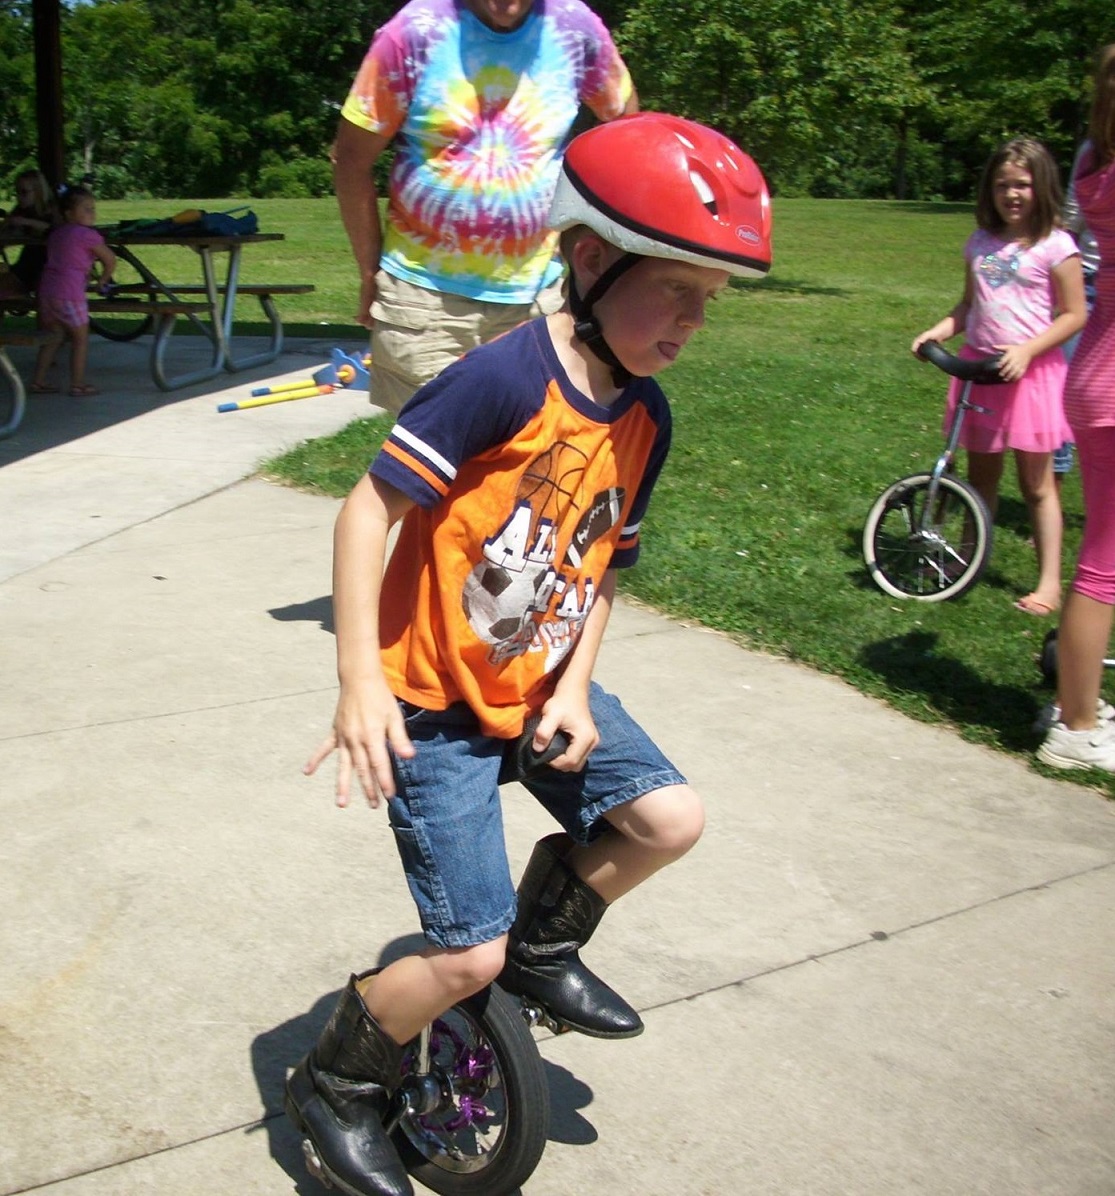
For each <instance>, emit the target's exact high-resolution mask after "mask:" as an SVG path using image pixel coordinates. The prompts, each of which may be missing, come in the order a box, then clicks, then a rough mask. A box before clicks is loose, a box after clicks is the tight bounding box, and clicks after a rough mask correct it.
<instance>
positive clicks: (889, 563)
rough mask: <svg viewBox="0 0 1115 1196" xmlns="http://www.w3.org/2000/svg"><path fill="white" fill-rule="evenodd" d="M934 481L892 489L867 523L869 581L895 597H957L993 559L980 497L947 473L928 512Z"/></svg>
mask: <svg viewBox="0 0 1115 1196" xmlns="http://www.w3.org/2000/svg"><path fill="white" fill-rule="evenodd" d="M931 482H932V477H931V475H930V474H927V473H922V474H913V475H911V476H910V477H906V478H901V479H900V480H899V481H897V482H895V483H893V485H891V486H888V487H887V489H886V490H884V491H883V493H882V494H881V495H880V496H879V498H878V499H877V500H876V502H875V505H874V506H873V507H872V508H871V511H870V513H869V514H868V516H867V521H866V523H865V524H864V528H863V559H864V561H865V562H866V564H867V569H868V572H869V573H870V575H871V580H872V581H873V582H874V583H875V584H876V585H877V586H878V587H879V589H881V590H882V591H883V592H884V593H885V594H889V595H890V596H891V597H892V598H902V599H912V600H914V601H917V602H943V601H944V600H945V599H947V598H959V597H960V596H961V594H965V593H967V592H968V590H970V589H971V588H972V586H974V585H975V584H976V582H977V581H979V578H980V574H982V573H983V570H984V568H985V567H986V565H987V562H988V560H989V559H990V557H991V543H992V525H991V515H990V513H989V512H988V510H987V506H986V504H985V503H984V501H983V499H982V498H981V497H980V495H979V493H978V492H977V491H976V490H975V488H974V487H973V486H971V485H970V484H969V483H968V482H966V481H964V480H963V479H961V478H957V477H953V476H952V475H951V474H945V475H944V476H943V477H942V478H941V479H940V480H939V481H938V483H937V494H936V497H935V498H934V499H933V510H932V511H927V510H926V504H927V502H928V500H929V492H930V483H931Z"/></svg>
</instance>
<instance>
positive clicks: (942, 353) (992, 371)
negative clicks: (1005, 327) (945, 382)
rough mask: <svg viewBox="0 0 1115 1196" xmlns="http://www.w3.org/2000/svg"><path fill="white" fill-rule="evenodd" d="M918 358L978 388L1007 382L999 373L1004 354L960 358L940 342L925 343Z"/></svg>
mask: <svg viewBox="0 0 1115 1196" xmlns="http://www.w3.org/2000/svg"><path fill="white" fill-rule="evenodd" d="M918 356H919V357H921V358H922V359H923V360H925V361H928V362H931V363H932V364H933V365H935V366H936V367H937V368H938V369H939V370H943V371H944V372H945V373H946V374H949V375H950V376H951V377H953V378H959V379H960V381H961V382H973V383H975V384H976V385H977V386H994V385H996V384H998V383H1002V382H1006V378H1004V377H1003V376H1002V375H1001V374H1000V373H999V367H1000V366H1001V365H1002V364H1003V355H1002V353H997V354H995V356H994V357H958V356H957V355H956V354H955V353H950V352H949V351H948V349H946V348H944V346H943V345H941V344H940V342H939V341H923V342H922V343H921V344H920V345H919V346H918Z"/></svg>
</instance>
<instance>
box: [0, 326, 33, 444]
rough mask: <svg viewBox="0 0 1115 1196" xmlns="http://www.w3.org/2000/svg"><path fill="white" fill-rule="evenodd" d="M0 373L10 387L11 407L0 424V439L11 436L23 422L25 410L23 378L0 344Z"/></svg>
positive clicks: (25, 394)
mask: <svg viewBox="0 0 1115 1196" xmlns="http://www.w3.org/2000/svg"><path fill="white" fill-rule="evenodd" d="M0 373H3V374H4V376H5V377H6V378H7V380H8V385H9V386H10V387H11V389H12V409H11V411H10V412H9V413H8V417H7V419H6V420H5V421H4V422H3V423H2V424H0V439H3V438H4V437H5V436H11V435H12V434H13V433H14V432H15V430H16V429H17V428H18V427H19V425H20V424H21V423H22V422H23V413H24V412H25V411H26V410H27V391H26V390H25V389H24V386H23V379H22V378H21V377H20V376H19V370H17V369H16V368H15V366H14V365H13V364H12V359H11V358H10V357H9V356H8V351H7V349H5V348H4V347H3V345H0Z"/></svg>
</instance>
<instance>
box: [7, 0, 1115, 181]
mask: <svg viewBox="0 0 1115 1196" xmlns="http://www.w3.org/2000/svg"><path fill="white" fill-rule="evenodd" d="M592 6H593V7H594V8H595V9H596V11H597V12H598V13H599V14H600V15H601V17H602V18H603V19H604V20H605V22H606V23H607V24H608V26H609V28H610V29H611V30H612V32H613V35H614V36H615V38H616V41H617V42H618V44H619V46H620V49H621V51H622V52H623V54H624V57H625V58H626V60H627V63H628V65H629V66H630V68H631V72H632V75H633V76H634V79H635V82H636V86H637V87H638V90H639V94H640V98H641V101H642V105H643V107H644V108H649V109H656V110H659V111H672V112H677V113H680V114H682V115H685V116H689V117H692V118H694V119H697V120H701V121H704V122H705V123H707V124H710V125H713V126H714V127H716V128H719V129H721V130H722V131H723V132H725V133H727V134H728V135H729V136H730V137H732V138H733V139H734V140H736V141H737V142H738V143H739V144H740V145H742V146H743V147H744V148H746V149H747V150H749V151H750V152H751V153H752V154H753V156H754V157H755V158H756V160H757V161H758V162H759V163H760V164H761V166H762V167H763V170H764V172H765V173H766V175H767V178H768V180H769V182H770V184H771V187H772V189H773V190H774V191H775V193H776V194H781V195H808V196H816V197H831V198H854V197H860V198H899V199H918V200H925V201H932V200H938V199H944V200H958V199H967V198H969V197H970V196H971V194H972V190H973V186H974V182H975V178H976V176H977V174H978V171H979V168H980V166H981V164H982V162H983V160H984V159H985V158H986V156H987V154H988V153H989V152H990V150H991V149H992V148H993V147H994V146H995V145H996V144H998V143H999V142H1000V141H1002V140H1004V139H1005V138H1007V137H1010V136H1014V135H1019V134H1026V135H1029V136H1035V137H1038V138H1040V139H1041V140H1042V141H1044V142H1045V143H1046V144H1047V145H1048V146H1049V147H1050V149H1051V150H1052V151H1053V153H1054V155H1055V157H1056V158H1057V160H1058V161H1059V162H1060V163H1061V165H1062V170H1067V167H1068V165H1069V163H1070V162H1071V160H1072V155H1073V151H1074V148H1075V146H1076V144H1077V142H1078V141H1079V139H1080V137H1081V135H1082V132H1083V130H1084V127H1085V125H1086V119H1087V105H1088V86H1087V83H1088V77H1089V74H1090V66H1091V61H1092V55H1093V54H1094V52H1095V50H1096V49H1097V48H1098V47H1099V46H1100V45H1101V44H1104V43H1106V42H1111V41H1115V13H1113V10H1112V7H1111V2H1110V0H980V3H979V4H972V3H971V0H933V2H932V3H930V4H928V5H927V4H925V3H921V4H918V3H913V2H901V0H854V2H853V0H685V2H684V3H679V2H678V0H627V2H624V0H598V2H596V3H593V5H592ZM398 8H399V4H397V3H385V2H381V0H366V2H365V3H364V4H362V5H353V4H351V3H348V2H342V0H191V3H189V4H181V3H180V2H179V0H71V2H69V3H64V4H63V10H62V58H63V86H64V110H65V114H66V127H65V142H66V152H67V170H68V171H69V173H70V176H71V177H73V178H78V177H81V176H82V175H84V174H92V175H94V176H95V178H96V181H97V190H98V193H99V194H101V195H102V196H104V197H107V198H123V197H129V196H135V197H147V196H150V197H166V198H170V197H175V196H206V197H219V196H233V195H256V196H292V197H297V196H315V195H324V194H328V193H329V192H330V190H331V177H330V170H329V164H328V147H329V144H330V142H331V141H332V138H333V133H334V130H335V128H336V124H337V120H338V115H339V110H340V105H341V103H342V102H343V100H344V97H345V95H346V94H347V92H348V88H349V85H350V83H351V81H352V77H353V75H354V74H355V72H356V69H357V67H358V66H359V63H360V60H361V58H362V57H363V54H364V51H365V49H366V47H367V45H368V42H369V41H370V39H371V35H372V33H373V31H374V30H375V29H376V28H377V27H378V26H379V25H380V24H382V23H383V21H384V20H386V19H387V18H388V17H390V16H391V15H392V14H393V13H394V12H395V11H397V10H398ZM34 78H35V75H34V50H33V45H32V29H31V4H30V0H0V169H2V171H3V174H4V176H5V177H6V178H10V177H11V175H12V174H14V173H15V172H16V171H17V170H18V169H20V168H23V167H26V166H28V165H33V164H34V160H35V152H36V133H35V125H34V119H35V117H34V113H35V103H34Z"/></svg>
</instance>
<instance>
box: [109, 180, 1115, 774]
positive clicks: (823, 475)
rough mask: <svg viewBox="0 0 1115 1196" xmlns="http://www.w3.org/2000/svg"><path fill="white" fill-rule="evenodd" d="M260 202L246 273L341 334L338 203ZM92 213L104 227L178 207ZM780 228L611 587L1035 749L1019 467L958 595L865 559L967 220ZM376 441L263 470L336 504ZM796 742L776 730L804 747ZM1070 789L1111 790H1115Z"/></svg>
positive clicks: (929, 375)
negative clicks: (260, 243) (916, 595)
mask: <svg viewBox="0 0 1115 1196" xmlns="http://www.w3.org/2000/svg"><path fill="white" fill-rule="evenodd" d="M192 202H197V201H183V202H182V204H181V206H183V207H185V206H189V204H190V203H192ZM164 206H165V205H164ZM198 206H202V207H205V206H209V207H216V206H217V205H216V204H214V203H210V204H208V205H207V204H205V203H204V202H201V203H199V204H198ZM223 206H230V205H229V204H224V205H223ZM252 206H253V207H254V208H255V209H256V211H257V212H258V213H259V215H260V222H261V228H262V229H264V230H266V231H280V232H284V233H286V235H287V240H286V241H284V242H282V243H279V244H277V245H276V246H274V247H273V248H272V247H266V250H267V254H268V256H271V257H273V260H272V261H267V262H264V260H263V254H260V255H258V256H253V259H252V261H251V264H250V267H247V266H246V268H250V271H251V274H252V275H253V276H256V277H262V275H263V273H264V272H266V273H267V275H268V281H294V282H304V281H309V282H314V283H316V284H317V285H318V292H317V293H316V294H315V295H313V296H308V297H306V299H305V300H302V299H300V298H299V297H292V298H291V299H290V300H289V301H287V300H284V303H283V310H284V314H286V315H288V316H289V317H290V318H291V319H292V320H294V321H303V322H305V323H306V324H315V323H317V322H319V321H326V322H335V323H348V322H349V321H350V319H351V315H352V312H351V304H352V300H353V297H354V294H355V271H354V267H353V266H352V263H351V260H350V258H349V254H348V248H347V244H346V242H345V240H344V235H343V232H342V231H341V227H340V222H339V220H338V219H337V217H336V214H335V212H334V210H333V206H332V201H331V200H318V201H298V200H268V201H258V202H256V201H253V205H252ZM102 207H103V212H102V218H104V219H118V218H120V217H122V216H139V215H166V214H170V213H171V211H173V210H177V209H176V208H174V207H173V205H172V206H171V208H170V209H169V210H166V211H164V210H163V209H161V208H160V209H159V210H157V211H152V210H150V209H151V207H152V205H150V204H148V205H146V206H143V205H135V204H132V205H125V204H108V203H105V204H103V205H102ZM141 208H142V210H141ZM774 211H775V264H774V269H773V271H772V274H771V276H770V277H769V278H768V279H766V280H764V281H763V282H761V283H757V284H743V285H739V286H733V287H732V289H731V290H730V291H729V292H728V293H726V294H725V295H724V296H722V297H721V299H720V300H719V301H718V302H717V303H716V304H715V305H714V306H713V308H712V310H711V313H710V318H709V322H708V326H707V328H706V329H705V330H704V332H703V333H702V334H701V335H700V336H698V337H697V338H696V340H695V341H694V342H693V343H692V344H691V345H690V346H689V347H688V348H687V350H686V352H685V354H684V356H683V357H682V359H681V360H680V361H679V362H678V363H677V364H676V365H675V366H673V367H671V368H670V369H669V370H668V371H667V372H666V373H665V374H664V375H663V376H662V378H661V381H662V383H663V385H664V387H665V389H666V391H667V393H668V394H669V395H670V398H671V400H672V402H673V407H674V413H675V421H676V428H675V438H674V449H673V452H672V454H671V457H670V461H669V464H668V465H667V468H666V471H665V473H664V474H663V477H662V480H661V482H660V484H659V487H658V490H657V492H656V495H655V501H654V503H653V504H652V506H651V510H650V513H649V515H648V518H647V519H646V521H645V523H644V526H643V554H642V557H641V560H640V564H639V566H638V568H636V569H634V570H631V571H629V572H628V573H625V574H624V575H623V578H622V582H621V584H622V587H623V589H624V591H625V592H626V593H627V594H629V595H631V596H633V597H635V598H637V599H640V600H642V601H644V602H647V603H650V604H652V605H653V606H655V607H657V608H658V609H660V610H662V611H664V612H666V613H668V614H670V615H675V616H678V617H681V618H685V619H692V620H697V621H699V622H701V623H704V624H706V625H708V626H710V627H714V628H717V629H719V630H721V631H724V632H726V633H728V634H729V635H731V636H732V637H733V638H735V639H736V640H738V641H739V642H740V643H742V644H745V645H746V646H748V647H752V648H756V649H761V650H763V651H768V652H773V653H777V654H779V655H782V656H786V657H789V658H791V659H793V660H797V661H801V662H803V663H805V664H808V665H811V666H813V667H814V668H817V669H821V670H823V671H825V672H828V673H832V674H835V675H837V676H840V677H843V678H845V679H846V680H847V681H849V682H850V683H851V684H853V685H855V686H856V687H857V688H859V689H860V690H862V691H864V692H866V693H869V694H873V695H876V696H878V697H879V698H882V699H883V700H885V701H887V702H889V703H890V704H892V705H893V706H895V707H896V708H898V709H899V710H902V711H903V712H905V713H906V714H909V715H911V716H913V717H915V718H919V719H923V720H926V721H932V722H944V723H948V724H950V725H952V726H954V727H955V728H956V729H957V730H958V732H959V733H960V734H961V735H963V736H964V737H965V738H966V739H970V740H972V741H975V742H979V743H982V744H986V745H989V746H992V747H995V748H998V749H1001V750H1004V751H1008V752H1014V753H1029V752H1031V751H1032V749H1033V748H1034V747H1035V746H1036V745H1035V742H1034V738H1033V736H1032V735H1031V732H1030V724H1031V722H1032V721H1033V718H1034V715H1035V713H1036V712H1037V710H1038V708H1039V706H1040V705H1041V704H1042V703H1044V702H1045V701H1047V700H1048V699H1049V696H1050V694H1049V691H1048V690H1047V689H1045V688H1044V687H1043V685H1042V683H1041V676H1040V674H1039V672H1038V669H1037V667H1036V664H1035V658H1036V655H1037V653H1038V651H1039V649H1040V646H1041V641H1042V637H1043V635H1044V634H1045V631H1046V630H1047V629H1048V627H1050V626H1051V625H1052V624H1051V622H1050V621H1049V620H1039V619H1035V618H1032V617H1029V616H1026V615H1023V614H1021V613H1019V612H1018V611H1016V610H1014V608H1013V607H1012V602H1013V600H1014V599H1015V598H1016V597H1017V596H1019V595H1020V594H1023V593H1025V592H1027V591H1028V590H1029V589H1030V588H1031V587H1032V585H1033V583H1034V581H1035V580H1036V567H1035V561H1034V554H1033V550H1032V548H1030V546H1029V545H1028V543H1027V540H1028V536H1029V528H1028V526H1027V523H1026V511H1025V506H1024V505H1023V503H1022V500H1021V498H1020V495H1019V491H1018V487H1017V484H1016V482H1015V480H1014V477H1013V471H1011V470H1009V469H1008V475H1007V477H1006V480H1005V484H1004V488H1003V494H1002V500H1001V508H1000V514H999V520H998V525H997V527H996V545H995V553H994V557H993V560H992V563H991V566H990V568H989V569H988V571H987V573H985V575H984V578H983V580H982V581H981V582H980V583H979V584H978V585H977V586H976V587H975V589H974V590H973V591H971V593H970V594H969V595H967V596H965V597H964V598H962V599H959V600H957V601H952V602H944V603H940V604H932V605H925V604H918V603H910V602H900V601H896V600H895V599H892V598H889V597H887V596H886V595H884V594H883V593H882V592H881V591H879V590H877V589H876V588H875V587H874V586H873V585H872V584H871V583H870V582H869V580H868V579H867V576H866V573H865V570H864V566H863V561H862V558H861V555H860V547H859V537H860V533H861V530H862V527H863V521H864V518H865V516H866V514H867V510H868V508H869V507H870V505H871V503H872V501H873V500H874V498H875V497H876V496H877V494H878V493H879V492H880V491H881V490H882V489H883V487H884V486H886V485H887V484H888V483H889V482H891V481H893V480H894V479H895V478H897V477H900V476H902V475H903V474H906V473H909V472H912V471H914V470H916V469H921V468H924V467H927V466H928V465H929V464H930V463H931V462H932V461H933V459H934V458H935V457H936V455H937V452H938V450H939V448H940V444H941V433H940V419H941V411H942V406H943V396H944V390H945V386H944V376H943V375H942V374H940V373H939V372H937V371H936V370H934V369H933V368H932V367H930V366H928V365H924V364H921V363H919V362H917V361H915V360H914V359H913V357H911V355H910V353H909V349H908V346H909V343H910V341H911V339H912V338H913V336H914V334H915V333H916V332H918V331H920V330H921V329H922V328H925V327H927V326H928V325H929V324H931V323H933V322H934V321H935V320H937V319H938V318H939V317H940V316H941V315H942V314H943V313H944V312H945V311H947V310H948V309H949V308H950V307H951V305H952V304H953V303H954V302H955V300H956V298H957V297H958V295H959V293H960V289H961V285H962V282H963V275H962V263H961V256H960V254H961V247H962V245H963V242H964V239H965V237H966V236H967V234H968V232H969V231H970V229H971V227H972V218H971V213H970V211H969V210H968V209H967V208H964V207H960V206H955V205H944V204H942V205H932V204H899V203H886V202H866V201H864V202H860V201H816V200H776V201H775V205H774ZM246 261H247V259H246ZM386 430H387V423H386V421H384V420H378V421H373V420H363V421H358V422H357V423H356V424H355V425H352V426H351V427H350V428H348V429H346V430H345V431H344V432H342V433H341V434H340V435H338V436H336V437H332V438H329V439H327V440H324V441H318V442H314V443H312V444H307V445H303V446H301V447H299V448H298V449H296V450H294V451H293V452H292V453H290V454H288V456H287V457H285V458H283V459H282V460H280V461H278V462H274V463H271V464H270V465H269V466H268V470H267V472H268V473H269V474H270V475H271V476H275V477H281V478H283V479H285V480H287V481H289V482H290V483H291V484H294V485H299V486H304V487H308V488H313V489H319V490H321V491H323V492H325V493H330V494H336V495H340V494H343V493H345V492H347V490H348V489H349V487H350V486H351V485H352V483H353V482H354V481H355V479H356V478H357V477H359V475H360V473H361V472H362V471H363V469H364V468H365V467H366V464H367V461H368V459H369V458H370V457H371V455H372V454H373V452H374V450H375V448H376V446H377V445H378V443H379V442H380V441H381V440H382V437H383V435H384V434H385V432H386ZM1064 494H1065V506H1066V541H1067V542H1066V551H1065V576H1066V578H1067V577H1068V576H1069V574H1070V572H1071V565H1072V562H1073V560H1074V559H1075V552H1076V547H1077V545H1078V543H1079V537H1080V528H1081V503H1080V491H1079V482H1078V478H1077V476H1076V475H1075V474H1073V475H1071V476H1070V478H1069V480H1068V482H1067V483H1066V486H1065V491H1064ZM694 683H695V684H700V678H694ZM822 717H823V715H822ZM803 733H805V734H808V729H807V728H805V729H803V728H799V727H794V728H790V727H787V734H788V735H790V734H792V735H794V736H795V738H798V737H800V736H801V735H802V734H803ZM881 747H882V745H881ZM926 767H927V770H929V769H931V768H932V762H931V761H927V762H926ZM1074 775H1075V777H1076V779H1084V780H1086V781H1088V782H1094V783H1096V784H1097V785H1100V786H1103V787H1104V788H1105V790H1106V791H1107V792H1108V793H1109V794H1115V778H1112V779H1111V780H1107V779H1104V778H1103V777H1101V776H1098V775H1097V774H1074Z"/></svg>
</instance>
